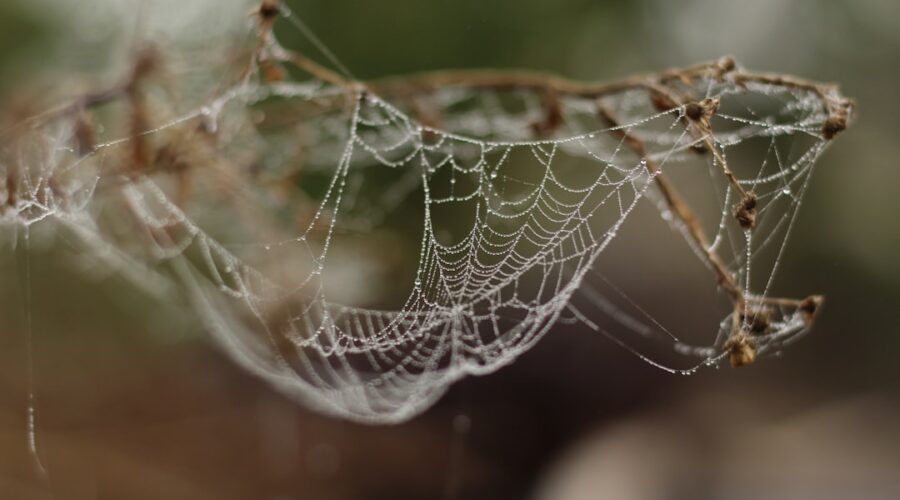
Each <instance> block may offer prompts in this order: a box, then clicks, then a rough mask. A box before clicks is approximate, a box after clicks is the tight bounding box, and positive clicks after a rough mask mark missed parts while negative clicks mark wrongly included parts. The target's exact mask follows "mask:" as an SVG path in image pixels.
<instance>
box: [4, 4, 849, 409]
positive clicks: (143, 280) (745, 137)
mask: <svg viewBox="0 0 900 500" xmlns="http://www.w3.org/2000/svg"><path fill="white" fill-rule="evenodd" d="M267 6H268V7H272V8H276V7H274V4H270V3H264V9H263V11H261V12H260V13H259V14H258V16H257V19H256V20H257V21H259V23H258V25H240V26H237V27H232V28H230V29H229V31H228V36H227V37H225V36H223V37H222V38H223V39H224V40H225V41H223V40H217V41H216V43H215V46H216V47H217V49H216V50H219V51H220V52H221V57H210V56H209V54H210V51H212V50H213V49H212V48H211V46H212V45H211V43H212V42H210V41H209V40H205V41H196V40H195V41H193V42H192V44H193V45H192V44H190V43H189V44H182V45H177V44H175V43H174V42H173V43H172V45H171V46H169V45H165V44H162V45H159V44H158V45H156V46H154V48H153V49H152V50H150V49H134V51H133V52H132V60H133V64H132V65H131V69H130V70H129V71H128V73H127V74H126V75H124V76H123V75H120V77H121V80H120V81H119V83H115V84H113V85H111V86H110V87H109V88H108V89H107V90H104V91H100V92H93V93H90V94H88V95H86V96H84V97H81V98H76V99H70V100H69V101H68V102H67V103H66V104H64V105H63V106H62V107H59V108H55V109H53V110H51V111H50V112H47V113H44V114H42V115H38V116H37V117H35V118H32V119H29V120H26V121H24V122H22V123H20V124H19V125H17V126H16V127H14V128H12V129H10V130H8V131H6V132H4V140H3V156H2V159H0V161H2V163H0V178H2V179H4V180H5V182H4V183H3V187H0V203H2V205H3V207H4V208H3V211H2V216H0V217H2V221H3V224H4V226H5V227H7V228H9V227H23V226H24V227H31V226H34V225H38V224H42V225H43V224H52V225H54V227H56V228H58V231H57V233H60V234H65V235H66V239H67V241H68V240H71V239H73V238H72V236H77V238H75V239H77V241H78V242H79V244H80V245H82V246H83V249H84V250H83V252H85V253H88V254H90V255H92V256H93V257H94V258H96V259H97V262H98V264H96V268H98V269H102V270H104V271H106V272H118V273H121V274H122V275H124V276H126V277H129V278H131V280H132V281H133V282H134V283H135V284H136V285H138V286H141V287H144V288H146V289H147V290H149V291H151V292H153V293H157V294H160V295H171V296H179V297H184V298H186V300H187V302H188V304H189V305H190V308H191V311H193V313H195V314H196V316H197V317H198V318H201V319H202V320H203V322H204V324H205V326H206V328H207V329H208V330H209V331H210V332H211V333H212V335H213V337H214V338H215V339H216V340H217V341H218V343H219V344H220V345H221V346H222V347H223V348H224V349H225V350H226V351H227V352H228V353H229V354H230V355H231V356H232V357H233V358H234V359H235V360H236V361H237V362H238V363H239V364H241V365H242V366H243V367H245V368H246V369H248V370H250V371H252V372H253V373H255V374H257V375H259V376H260V377H262V378H264V379H265V380H266V381H268V382H269V383H271V384H272V385H273V386H275V387H277V388H278V389H279V390H281V391H283V392H285V393H287V394H289V395H291V396H292V397H294V398H296V399H297V400H298V401H300V402H302V403H303V404H305V405H308V406H309V407H312V408H314V409H316V410H319V411H322V412H325V413H329V414H333V415H338V416H341V417H345V418H350V419H354V420H359V421H365V422H393V421H401V420H404V419H407V418H410V417H411V416H413V415H416V414H417V413H419V412H421V411H423V410H424V409H425V408H427V407H428V406H429V405H430V404H432V403H433V402H434V401H435V400H436V399H437V398H439V397H440V396H441V394H442V393H443V392H444V391H445V389H446V388H447V387H448V386H449V385H450V384H451V383H453V382H454V381H456V380H458V379H460V378H461V377H463V376H466V375H469V374H486V373H490V372H493V371H495V370H497V369H498V368H500V367H502V366H504V365H506V364H508V363H510V362H512V361H513V360H515V359H516V357H517V356H519V355H520V354H522V353H523V352H525V351H527V350H528V349H529V348H530V347H532V346H533V345H534V344H535V343H536V342H538V341H539V340H540V339H541V338H542V337H543V336H544V335H545V334H547V333H548V332H550V331H551V330H552V329H553V327H554V326H555V325H560V324H562V325H567V326H566V327H572V326H571V325H572V324H575V323H577V324H580V325H582V326H581V328H582V329H585V330H597V331H599V332H601V333H603V334H605V335H608V336H610V338H613V339H614V340H615V341H616V342H617V343H620V344H622V345H624V346H626V347H627V346H629V345H630V342H629V340H628V339H629V338H630V336H634V335H636V336H638V337H647V338H654V339H655V341H657V342H660V343H663V344H665V345H667V346H670V347H671V348H672V349H673V350H674V352H675V353H677V354H679V355H683V356H685V357H686V358H687V359H688V360H689V361H688V362H687V363H685V364H683V366H682V367H680V368H671V367H669V366H663V365H662V364H659V363H656V362H655V361H652V360H651V359H650V358H649V357H647V356H645V355H643V354H641V353H640V352H639V351H638V350H636V349H632V350H633V351H634V352H635V353H637V354H639V355H640V356H642V357H644V358H645V359H646V360H647V361H650V362H651V363H654V364H656V365H657V366H660V367H663V368H665V369H667V370H670V371H673V372H680V373H692V372H693V371H695V370H696V369H698V368H700V367H703V366H712V365H716V364H719V363H720V362H721V361H723V360H730V361H731V363H732V364H735V365H740V364H747V363H749V362H752V361H753V359H754V358H755V357H756V356H759V355H763V354H765V353H767V352H776V351H778V350H779V349H780V348H781V347H782V346H783V345H785V344H787V343H789V342H791V341H793V340H795V339H796V338H798V337H799V336H800V335H802V334H803V333H805V332H806V331H808V329H809V327H810V326H811V324H812V318H813V317H814V314H815V310H816V307H817V306H818V305H819V304H820V303H821V299H820V298H818V297H815V296H812V297H809V298H806V299H803V298H802V297H801V298H800V299H781V298H776V297H775V296H774V292H775V289H774V285H773V284H774V282H775V281H774V277H775V276H776V272H777V271H778V267H779V263H780V261H781V256H782V254H783V250H784V248H785V243H786V242H787V239H788V236H789V234H790V232H791V229H792V227H793V225H794V222H795V220H796V214H797V210H798V209H799V207H800V205H801V200H802V198H803V195H804V193H805V192H806V190H807V187H808V185H809V179H810V175H811V174H812V171H813V169H814V167H815V165H816V161H817V159H818V158H819V157H820V156H821V155H822V153H823V152H824V150H825V149H826V147H827V146H828V145H829V143H830V142H831V139H832V138H833V137H834V135H835V134H836V133H837V132H839V131H840V130H841V129H842V128H843V127H844V126H845V125H846V121H847V118H848V114H849V109H850V108H849V104H848V102H847V101H846V100H845V99H844V98H843V97H841V96H840V95H839V94H838V93H837V91H836V89H834V88H832V87H827V86H821V85H817V84H812V83H807V82H805V81H803V80H799V79H794V78H790V77H783V76H775V75H767V74H758V73H751V72H748V71H745V70H744V69H743V68H741V67H740V66H739V65H736V64H735V63H734V62H733V61H731V60H730V59H727V58H726V59H722V60H720V61H717V62H713V63H709V64H702V65H698V66H695V67H691V68H686V69H683V70H677V71H664V72H660V73H657V74H652V75H647V76H640V77H634V78H630V79H626V80H622V81H621V82H618V83H613V84H609V85H592V84H580V83H575V82H570V81H567V80H562V79H557V78H551V77H546V76H543V75H535V74H531V73H500V72H471V73H469V72H447V73H438V74H431V75H421V76H415V77H408V78H396V79H390V80H382V81H377V82H365V83H362V82H358V81H356V80H355V79H354V78H352V76H350V74H349V72H347V71H346V70H345V69H343V68H342V65H340V64H339V63H338V64H336V65H335V64H330V65H331V66H332V67H333V68H334V69H333V70H329V69H326V66H327V65H324V66H320V65H318V64H317V63H314V62H313V61H312V59H309V58H308V56H306V55H304V54H299V53H297V52H293V51H292V50H291V48H290V47H285V46H282V45H281V44H279V42H278V40H277V37H276V36H275V33H274V32H273V31H272V30H271V27H272V23H275V22H277V23H278V27H279V29H282V28H283V29H285V30H299V31H302V32H306V31H307V30H306V28H305V26H304V25H303V24H302V21H301V20H300V18H299V16H298V14H297V13H290V12H288V11H287V10H286V9H285V8H283V7H282V8H280V9H277V8H276V10H274V11H271V12H270V11H268V10H266V7H267ZM278 18H280V19H279V20H277V21H276V19H278ZM239 28H246V29H243V30H242V29H239ZM226 42H227V43H226ZM315 44H318V45H321V43H320V42H318V41H316V42H315V43H314V45H315ZM320 49H323V50H324V51H325V54H324V60H325V61H328V60H329V59H332V58H333V56H331V55H330V53H329V52H328V51H327V48H325V47H324V46H321V47H320ZM319 55H321V54H319ZM698 174H699V175H700V177H697V175H698ZM680 176H685V178H690V179H701V180H702V184H700V185H691V186H681V185H678V186H676V185H677V184H678V183H677V182H675V180H677V179H678V178H679V177H680ZM691 176H693V177H691ZM682 190H683V191H684V193H686V194H685V195H682V194H679V192H680V191H682ZM698 193H699V194H698ZM644 204H651V205H652V206H654V207H657V208H658V209H659V214H660V216H661V218H662V219H663V220H664V221H666V224H668V225H669V226H670V227H671V229H672V230H674V232H675V233H678V234H680V235H682V236H683V239H684V242H686V244H687V245H688V247H689V248H690V249H692V250H693V252H694V253H695V254H696V257H697V259H698V260H699V261H700V262H701V263H702V264H703V266H705V267H706V268H708V270H709V275H710V280H717V283H718V286H719V290H720V291H721V295H722V296H723V297H725V298H726V299H727V301H728V304H729V305H728V307H726V308H725V309H723V310H722V313H723V315H724V319H722V321H721V323H720V324H712V325H709V330H708V332H707V333H708V335H706V336H705V337H704V338H705V339H706V340H705V341H703V342H699V343H696V344H697V345H694V344H689V343H688V342H686V341H682V340H679V338H677V336H676V335H675V334H673V333H671V332H669V331H668V330H667V329H666V328H665V327H664V326H662V325H660V324H658V323H657V322H656V320H655V319H653V317H652V316H651V315H650V314H649V313H647V312H646V311H645V310H644V308H642V307H641V306H640V305H638V304H635V303H633V302H631V303H629V304H628V305H629V307H626V308H623V307H621V304H620V303H621V300H618V299H621V298H622V297H620V296H619V295H622V296H624V295H623V294H619V292H617V291H615V290H618V289H617V288H615V287H613V290H614V292H610V291H609V289H608V287H607V289H601V288H602V287H601V286H598V283H599V284H602V282H603V278H602V271H603V269H604V268H605V267H608V266H617V265H620V263H616V262H606V261H605V260H604V255H605V254H604V250H606V249H607V248H608V247H609V246H610V245H611V244H612V243H613V242H614V241H617V239H616V238H617V234H618V233H619V232H620V231H621V230H622V228H623V227H625V225H627V224H628V222H629V216H630V214H632V213H633V212H634V211H635V209H636V207H639V206H641V205H644ZM695 205H697V208H696V209H695ZM701 214H703V215H704V216H703V217H701ZM710 214H712V215H713V216H712V217H708V216H709V215H710ZM676 243H679V242H676ZM680 243H682V244H684V243H683V242H680ZM674 244H675V243H673V245H674ZM659 252H660V254H661V257H660V258H665V249H662V248H661V249H659ZM637 268H638V272H639V269H640V266H637ZM597 271H600V272H601V275H600V276H601V277H599V278H598V275H597ZM660 286H666V285H665V283H662V282H661V284H660ZM672 293H677V292H675V291H673V292H672ZM626 299H627V297H626ZM617 302H618V303H617ZM721 306H722V304H721V303H710V304H708V305H707V306H706V307H707V308H708V309H721ZM629 308H630V311H629V310H626V309H629ZM601 318H607V319H609V318H611V319H612V320H614V321H613V322H614V323H615V324H617V325H618V327H620V328H619V330H620V331H618V333H615V332H612V331H611V330H609V329H608V328H607V327H606V326H603V325H604V324H605V323H604V321H602V320H601ZM607 323H608V322H607ZM573 328H574V327H573Z"/></svg>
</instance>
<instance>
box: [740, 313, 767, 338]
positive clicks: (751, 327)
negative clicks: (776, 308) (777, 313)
mask: <svg viewBox="0 0 900 500" xmlns="http://www.w3.org/2000/svg"><path fill="white" fill-rule="evenodd" d="M741 324H742V325H746V329H747V331H748V332H749V333H751V334H753V335H765V334H767V333H769V330H770V329H771V327H772V310H771V309H769V308H767V307H755V308H751V309H746V310H744V312H742V313H741Z"/></svg>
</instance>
